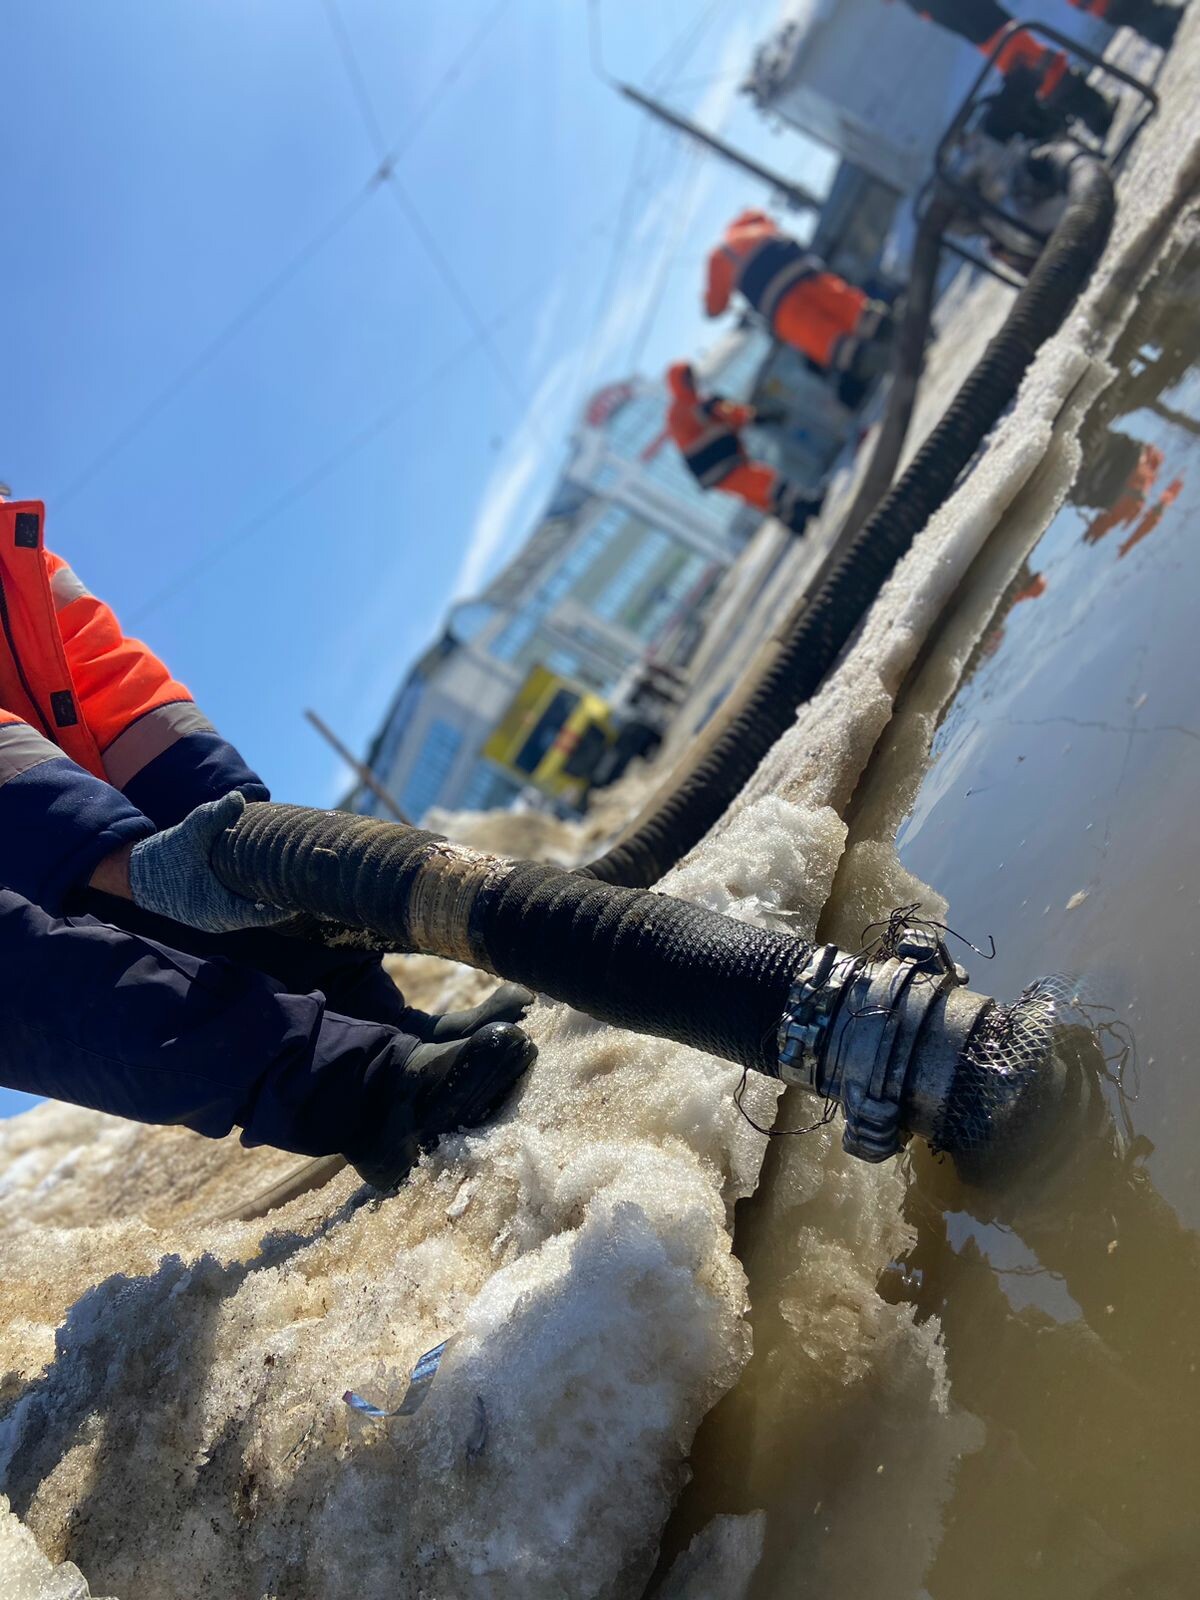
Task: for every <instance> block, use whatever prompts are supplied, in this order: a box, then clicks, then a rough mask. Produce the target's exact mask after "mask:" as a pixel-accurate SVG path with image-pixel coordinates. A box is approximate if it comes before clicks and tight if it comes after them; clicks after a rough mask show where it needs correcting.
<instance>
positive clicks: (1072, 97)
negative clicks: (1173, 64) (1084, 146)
mask: <svg viewBox="0 0 1200 1600" xmlns="http://www.w3.org/2000/svg"><path fill="white" fill-rule="evenodd" d="M903 3H904V4H905V5H907V6H908V7H909V9H910V10H912V11H915V12H917V14H918V15H919V16H922V17H925V18H927V19H928V20H929V21H931V22H936V23H937V24H938V25H939V26H940V27H943V28H949V29H950V30H951V31H952V32H953V33H957V34H958V35H959V37H960V38H963V39H966V40H967V41H968V43H970V44H973V45H975V46H976V48H977V49H979V50H981V51H982V52H983V53H984V54H985V55H990V54H991V52H992V50H993V49H994V48H995V47H996V44H997V43H998V40H999V36H1000V34H1001V33H1002V32H1003V31H1004V29H1005V28H1007V27H1008V25H1009V24H1010V23H1011V22H1012V21H1013V20H1014V19H1013V16H1012V13H1011V12H1009V11H1008V10H1006V9H1005V7H1004V6H1002V5H1000V4H999V3H998V0H903ZM1071 4H1072V5H1074V6H1075V7H1076V9H1077V10H1079V11H1083V12H1086V13H1087V14H1088V15H1089V16H1093V17H1101V18H1103V19H1104V21H1105V22H1107V23H1109V24H1110V25H1111V26H1112V27H1114V28H1117V27H1130V28H1133V29H1135V30H1136V31H1137V32H1138V33H1140V34H1141V35H1142V36H1143V37H1144V38H1146V39H1148V40H1149V41H1150V43H1152V44H1155V45H1158V46H1159V47H1160V48H1162V49H1164V50H1165V49H1167V48H1168V47H1169V46H1170V44H1171V42H1172V40H1173V39H1174V37H1175V30H1176V29H1177V28H1178V26H1179V18H1180V15H1181V10H1180V8H1179V7H1177V6H1173V5H1167V4H1164V3H1163V0H1071ZM996 65H997V67H998V68H999V70H1000V71H1001V72H1002V73H1003V74H1004V76H1005V78H1006V79H1007V80H1008V82H1009V85H1010V87H1011V88H1013V89H1014V90H1016V91H1017V92H1018V94H1019V95H1022V97H1023V92H1024V91H1026V90H1027V91H1028V99H1029V113H1030V125H1029V126H1028V127H1026V128H1022V129H1020V130H1019V131H1022V132H1028V133H1030V134H1032V135H1033V136H1034V137H1049V136H1051V135H1052V133H1053V132H1054V131H1055V128H1054V124H1055V123H1061V122H1065V121H1067V120H1069V119H1071V118H1073V117H1078V118H1079V119H1080V121H1081V122H1083V123H1084V124H1085V125H1086V126H1087V127H1088V128H1090V129H1091V131H1092V132H1093V133H1094V134H1096V135H1097V136H1098V137H1099V138H1103V137H1104V135H1105V134H1106V133H1107V132H1108V130H1109V128H1110V127H1111V125H1112V119H1113V113H1114V111H1115V109H1116V107H1115V104H1114V102H1113V101H1112V100H1110V99H1109V98H1108V96H1107V95H1105V94H1103V93H1102V92H1101V91H1100V90H1099V89H1098V88H1096V86H1095V85H1094V84H1091V83H1089V82H1088V80H1087V76H1086V74H1085V73H1084V72H1081V71H1079V70H1078V69H1077V68H1074V67H1072V66H1071V65H1070V63H1069V62H1068V60H1067V57H1066V56H1065V55H1064V54H1063V52H1062V51H1061V50H1055V49H1052V48H1050V47H1049V46H1047V45H1044V44H1042V43H1041V42H1040V40H1038V39H1037V38H1035V37H1034V35H1033V34H1031V33H1018V34H1016V35H1014V37H1013V38H1011V39H1009V40H1008V42H1007V43H1006V44H1005V45H1004V46H1003V48H1002V49H1001V51H1000V54H999V56H998V57H997V60H996ZM1039 111H1040V112H1041V115H1040V116H1039V115H1038V114H1037V113H1038V112H1039ZM1013 131H1018V130H1017V129H1016V128H1014V129H1013Z"/></svg>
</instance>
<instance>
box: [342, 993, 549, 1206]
mask: <svg viewBox="0 0 1200 1600" xmlns="http://www.w3.org/2000/svg"><path fill="white" fill-rule="evenodd" d="M536 1056H537V1046H536V1045H535V1044H534V1042H533V1040H532V1039H530V1038H529V1036H528V1035H527V1034H525V1033H523V1032H522V1031H521V1029H520V1028H517V1027H514V1026H513V1025H512V1024H511V1023H507V1022H490V1023H487V1024H486V1025H485V1026H484V1027H482V1028H480V1029H479V1030H478V1032H476V1033H473V1034H471V1035H470V1037H469V1038H466V1039H459V1040H456V1041H454V1042H453V1043H449V1044H420V1045H418V1046H417V1048H416V1049H415V1050H414V1051H413V1052H412V1054H411V1055H410V1056H409V1057H408V1059H407V1061H405V1063H404V1066H403V1067H402V1068H401V1069H400V1071H399V1076H398V1079H394V1080H392V1082H391V1083H390V1084H389V1083H386V1082H385V1083H383V1084H381V1086H380V1087H381V1089H382V1090H383V1092H384V1093H386V1094H388V1098H387V1100H386V1101H385V1102H384V1104H383V1106H382V1110H381V1114H380V1116H379V1117H378V1118H377V1120H376V1124H375V1126H374V1127H372V1128H369V1129H366V1130H364V1142H363V1148H362V1149H360V1150H347V1151H346V1159H347V1160H348V1161H349V1162H350V1165H351V1166H352V1167H353V1168H354V1169H355V1171H356V1172H357V1173H358V1175H359V1177H360V1178H362V1179H363V1180H364V1181H365V1182H367V1183H369V1184H371V1185H372V1187H374V1188H376V1189H394V1188H395V1187H396V1185H397V1184H399V1183H402V1182H403V1181H404V1179H405V1178H406V1177H407V1176H408V1174H409V1173H410V1172H411V1171H412V1169H413V1167H414V1166H415V1165H416V1164H417V1161H418V1160H419V1158H420V1155H421V1152H422V1151H423V1150H429V1149H431V1148H432V1147H433V1145H435V1144H436V1143H437V1141H438V1139H440V1138H441V1136H442V1135H443V1134H444V1133H450V1132H452V1131H453V1130H454V1129H455V1128H474V1127H478V1125H479V1124H480V1123H482V1122H486V1121H487V1120H488V1118H489V1117H491V1116H492V1114H493V1113H494V1112H495V1111H496V1110H497V1109H498V1107H499V1106H500V1105H501V1104H502V1102H503V1101H504V1099H505V1098H506V1097H507V1095H508V1093H509V1091H510V1090H511V1089H512V1087H513V1085H514V1084H515V1083H516V1082H517V1080H518V1078H520V1077H521V1075H522V1074H523V1073H524V1072H525V1071H526V1070H527V1069H528V1068H529V1067H530V1066H531V1065H532V1064H533V1061H534V1059H535V1058H536ZM389 1090H390V1093H388V1091H389Z"/></svg>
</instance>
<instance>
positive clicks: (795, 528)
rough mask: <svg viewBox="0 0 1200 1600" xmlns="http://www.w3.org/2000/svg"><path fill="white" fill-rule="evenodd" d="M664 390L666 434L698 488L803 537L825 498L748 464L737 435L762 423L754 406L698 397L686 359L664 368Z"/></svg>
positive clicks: (766, 468)
mask: <svg viewBox="0 0 1200 1600" xmlns="http://www.w3.org/2000/svg"><path fill="white" fill-rule="evenodd" d="M667 388H668V390H669V391H670V395H671V405H670V409H669V410H668V412H667V432H668V433H669V434H670V435H671V438H672V439H673V440H674V441H675V443H676V444H677V445H678V446H679V449H680V452H681V454H682V456H683V459H684V461H685V463H686V464H687V468H688V471H689V472H690V473H691V474H692V476H693V477H694V478H695V480H696V482H697V483H698V484H699V485H700V487H701V488H702V489H719V490H720V491H721V493H722V494H732V495H736V496H737V498H738V499H739V500H744V501H745V502H746V504H747V505H748V506H753V507H754V508H755V510H757V511H762V512H765V513H767V514H768V515H770V516H773V517H778V518H779V520H780V522H782V523H784V524H785V525H786V526H787V527H789V528H790V529H791V530H792V532H793V533H797V534H800V533H803V532H804V529H805V527H806V526H807V524H808V520H809V518H810V517H814V516H816V514H817V512H818V511H820V509H821V502H822V499H823V496H820V495H812V494H809V493H808V492H807V491H806V490H803V489H801V488H800V487H799V486H798V485H796V484H793V483H790V482H789V481H788V480H787V479H786V478H783V477H781V476H780V474H779V473H778V472H776V470H775V468H774V467H769V466H767V464H766V463H765V462H763V461H751V460H749V458H748V457H747V455H746V451H745V449H744V447H743V445H742V441H741V439H740V437H739V433H740V430H741V429H742V428H745V427H748V426H749V425H750V423H752V422H754V421H756V420H761V419H760V418H759V414H758V413H756V412H755V410H754V407H753V406H739V405H734V404H733V403H732V402H731V401H729V400H724V399H722V398H721V396H720V395H702V394H701V393H700V392H699V390H698V389H697V388H696V375H695V373H694V372H693V371H692V368H691V365H690V364H689V363H688V362H686V361H677V362H676V363H675V364H674V366H672V367H670V368H668V370H667Z"/></svg>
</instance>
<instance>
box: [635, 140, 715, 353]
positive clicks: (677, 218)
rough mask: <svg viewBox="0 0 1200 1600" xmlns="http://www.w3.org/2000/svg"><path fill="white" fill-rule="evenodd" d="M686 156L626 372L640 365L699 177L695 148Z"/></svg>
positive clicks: (700, 165)
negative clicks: (686, 171) (686, 169)
mask: <svg viewBox="0 0 1200 1600" xmlns="http://www.w3.org/2000/svg"><path fill="white" fill-rule="evenodd" d="M688 155H689V157H690V160H691V164H692V172H691V175H690V177H689V178H688V179H687V180H686V182H685V183H681V184H680V190H679V197H678V199H677V200H676V202H675V215H674V217H673V218H672V221H671V227H670V230H669V231H668V232H667V233H666V234H665V236H664V239H663V247H662V250H661V251H660V253H659V258H658V266H657V270H656V272H655V274H654V277H653V278H652V280H651V284H650V292H649V294H648V295H647V297H646V305H645V309H644V310H643V312H642V320H641V322H640V323H639V324H638V329H637V332H636V333H635V334H634V338H633V344H632V345H631V347H630V351H629V358H628V360H627V362H626V366H627V367H628V369H629V371H630V372H636V371H637V370H638V368H639V367H640V365H641V361H642V356H643V355H644V354H645V350H646V344H647V342H648V341H649V338H650V333H651V330H652V329H653V327H654V322H655V319H656V318H657V316H658V313H659V310H660V308H661V306H662V300H663V295H664V294H665V293H666V288H667V284H668V282H669V281H670V275H671V263H672V261H673V259H674V257H675V254H676V251H677V250H678V248H679V243H680V240H681V239H682V237H683V232H684V229H685V228H686V226H687V224H688V221H689V220H690V218H689V209H690V206H691V202H692V196H693V195H694V194H695V192H696V185H697V184H698V182H699V180H700V175H701V172H702V171H703V168H704V161H705V157H704V156H703V155H702V154H701V152H700V151H699V150H697V149H695V148H692V149H691V150H689V152H688Z"/></svg>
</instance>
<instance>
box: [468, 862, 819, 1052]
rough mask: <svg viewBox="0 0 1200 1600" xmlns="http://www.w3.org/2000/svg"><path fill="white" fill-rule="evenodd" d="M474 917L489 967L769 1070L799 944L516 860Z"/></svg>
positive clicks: (594, 1010) (593, 1010)
mask: <svg viewBox="0 0 1200 1600" xmlns="http://www.w3.org/2000/svg"><path fill="white" fill-rule="evenodd" d="M487 898H488V901H489V903H488V904H487V905H486V907H484V908H482V910H481V912H480V913H479V914H478V916H477V922H476V926H477V927H478V928H479V929H480V930H481V932H482V933H483V938H484V942H485V944H486V946H487V952H488V958H489V961H490V963H491V965H492V967H493V969H494V970H495V971H496V972H499V973H501V974H502V975H503V976H504V977H506V978H512V979H514V980H515V981H516V982H517V983H524V984H526V985H528V987H529V988H531V989H536V990H538V991H540V992H541V993H543V994H549V995H553V996H554V998H555V999H557V1000H565V1001H567V1003H568V1004H569V1005H572V1006H574V1007H575V1008H576V1010H578V1011H585V1012H587V1014H588V1015H589V1016H593V1017H597V1018H599V1019H600V1021H602V1022H611V1023H614V1024H615V1025H616V1026H617V1027H620V1028H629V1029H632V1030H633V1031H634V1032H635V1033H649V1034H654V1035H656V1036H657V1037H659V1038H662V1039H676V1040H678V1041H679V1042H680V1043H681V1044H688V1045H692V1046H694V1047H695V1048H696V1049H697V1050H704V1051H707V1052H708V1054H710V1055H714V1056H721V1057H722V1058H723V1059H724V1060H726V1061H736V1062H737V1063H738V1064H739V1066H744V1067H752V1068H754V1069H755V1070H757V1071H759V1072H766V1073H769V1074H772V1075H773V1074H775V1073H776V1072H777V1069H778V1059H779V1045H778V1039H777V1033H778V1028H779V1023H780V1020H781V1018H782V1016H783V1012H784V1007H785V1005H786V1002H787V998H788V991H789V989H790V988H791V985H792V981H793V978H794V976H795V974H796V972H797V971H798V970H799V968H800V966H801V965H802V964H803V961H804V959H805V957H806V956H807V954H808V948H807V946H805V945H803V944H801V943H800V942H799V941H797V940H796V939H793V938H791V937H790V936H789V935H787V934H782V933H771V932H768V931H767V930H766V929H764V928H755V927H751V926H749V925H748V924H747V923H744V922H735V921H734V920H733V918H732V917H723V916H720V915H719V914H718V913H716V912H714V911H706V910H705V909H704V908H703V907H702V906H694V905H691V904H689V903H688V902H687V901H685V900H675V899H672V898H671V897H670V896H668V895H663V894H650V893H647V892H646V891H644V890H635V889H621V888H615V887H613V886H612V885H609V884H600V883H589V882H587V880H586V879H582V878H580V877H579V876H578V875H576V874H573V873H568V872H562V871H560V870H559V869H558V868H555V867H545V866H538V865H535V864H534V863H532V862H522V863H520V864H518V865H517V866H515V867H514V869H513V871H512V873H511V874H510V876H509V877H508V878H507V879H506V880H505V882H504V884H503V886H502V887H501V889H500V890H499V891H498V892H497V893H496V894H495V895H494V896H489V897H487Z"/></svg>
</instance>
